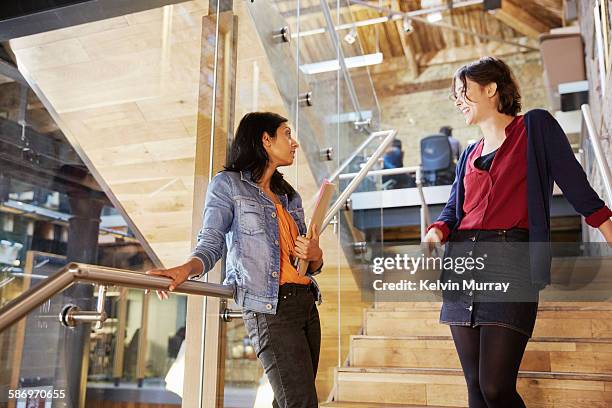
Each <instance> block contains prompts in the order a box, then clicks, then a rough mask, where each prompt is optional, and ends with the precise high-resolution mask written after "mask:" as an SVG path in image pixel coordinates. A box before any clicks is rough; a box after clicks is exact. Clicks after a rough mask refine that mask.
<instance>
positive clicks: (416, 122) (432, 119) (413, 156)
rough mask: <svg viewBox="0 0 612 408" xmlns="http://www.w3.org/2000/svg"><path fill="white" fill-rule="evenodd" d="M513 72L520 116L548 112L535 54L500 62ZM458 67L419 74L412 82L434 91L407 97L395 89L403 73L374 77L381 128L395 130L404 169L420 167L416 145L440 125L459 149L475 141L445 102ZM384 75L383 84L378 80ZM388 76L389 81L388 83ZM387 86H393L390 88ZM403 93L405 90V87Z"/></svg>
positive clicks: (474, 135) (414, 92) (475, 131)
mask: <svg viewBox="0 0 612 408" xmlns="http://www.w3.org/2000/svg"><path fill="white" fill-rule="evenodd" d="M503 59H504V61H506V63H508V64H509V65H510V67H511V68H512V69H513V71H514V73H515V75H516V77H517V80H518V81H519V84H520V87H521V90H522V94H523V112H526V111H528V110H529V109H533V108H546V109H547V108H548V107H549V104H548V99H547V96H546V89H545V87H544V80H543V76H542V65H541V62H540V54H539V53H537V52H530V53H522V54H515V55H510V56H506V57H504V58H503ZM460 66H461V64H447V65H437V66H434V67H430V68H428V69H426V70H425V71H424V72H422V73H421V75H420V76H419V78H418V79H417V80H416V81H415V82H416V83H417V84H419V83H420V84H422V86H423V87H428V86H429V87H435V88H437V89H434V90H426V91H419V90H418V87H416V86H415V87H413V88H414V89H413V90H412V91H408V92H409V93H406V94H401V91H400V92H398V91H397V89H398V88H401V85H402V84H405V81H404V78H407V73H406V72H405V71H402V70H399V71H395V72H393V73H392V74H391V73H384V74H383V73H380V74H376V73H375V74H374V75H373V76H374V78H373V79H374V86H375V87H376V88H377V89H376V91H377V95H378V99H379V103H380V108H381V112H382V123H383V126H384V127H387V126H388V127H393V128H397V129H398V130H399V136H398V137H399V138H400V139H401V141H402V144H403V146H404V152H405V153H404V157H405V159H404V165H406V166H413V165H418V164H419V163H420V150H419V141H420V140H421V138H423V137H424V136H427V135H430V134H434V133H437V132H438V129H439V128H440V127H441V126H443V125H450V126H452V127H453V128H454V132H453V134H454V136H455V137H456V138H457V139H459V140H460V142H461V144H462V146H463V147H465V146H466V143H467V141H468V140H470V139H479V138H480V137H481V136H480V130H479V129H478V128H477V127H475V126H469V127H468V126H466V124H465V121H464V120H463V116H462V115H461V114H460V113H459V112H458V111H457V110H456V108H455V106H454V104H453V102H452V101H451V100H450V99H449V94H450V87H449V86H448V84H447V83H445V82H446V81H444V80H448V79H449V78H452V76H453V73H454V72H455V71H456V69H457V68H459V67H460ZM383 75H386V76H387V78H386V80H385V81H379V80H378V78H377V77H378V76H383ZM389 75H393V76H394V77H393V79H392V80H389V79H388V78H389ZM390 82H395V83H396V84H397V85H396V86H395V87H391V86H390V85H389V83H390ZM403 88H404V89H408V88H407V87H406V86H404V87H403Z"/></svg>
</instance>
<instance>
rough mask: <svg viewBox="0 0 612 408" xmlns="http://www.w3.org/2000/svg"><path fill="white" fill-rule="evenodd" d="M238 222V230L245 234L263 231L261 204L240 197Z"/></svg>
mask: <svg viewBox="0 0 612 408" xmlns="http://www.w3.org/2000/svg"><path fill="white" fill-rule="evenodd" d="M239 223H240V232H242V233H244V234H247V235H256V234H261V233H263V232H264V231H265V230H264V210H263V207H262V206H261V204H259V203H258V202H257V201H255V200H246V199H241V200H240V201H239Z"/></svg>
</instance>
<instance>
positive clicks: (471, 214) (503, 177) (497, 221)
mask: <svg viewBox="0 0 612 408" xmlns="http://www.w3.org/2000/svg"><path fill="white" fill-rule="evenodd" d="M483 146H484V140H481V141H480V142H479V143H478V146H477V147H476V148H475V149H474V151H473V152H472V154H471V155H470V157H469V158H468V162H467V166H466V171H465V178H464V180H463V185H464V187H465V201H464V203H463V211H464V213H465V217H464V218H463V220H461V225H460V226H459V229H460V230H468V229H484V230H495V229H510V228H524V229H529V218H528V215H527V131H526V130H525V123H524V120H523V116H517V117H515V118H514V120H513V121H512V122H511V123H510V124H509V125H508V126H507V127H506V139H504V142H503V143H502V145H501V146H500V147H499V149H498V150H497V153H495V158H494V159H493V163H492V164H491V169H490V170H489V171H485V170H480V169H478V168H477V167H475V166H474V161H475V160H476V159H477V158H478V157H480V155H481V153H482V149H483Z"/></svg>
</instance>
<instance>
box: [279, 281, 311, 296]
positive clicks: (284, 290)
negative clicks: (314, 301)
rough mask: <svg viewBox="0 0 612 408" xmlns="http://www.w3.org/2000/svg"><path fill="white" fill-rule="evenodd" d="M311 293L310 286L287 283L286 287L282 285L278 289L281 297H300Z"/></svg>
mask: <svg viewBox="0 0 612 408" xmlns="http://www.w3.org/2000/svg"><path fill="white" fill-rule="evenodd" d="M310 291H311V289H310V285H300V284H299V283H285V284H284V285H280V287H279V289H278V294H279V295H281V296H286V295H298V294H300V293H308V292H310Z"/></svg>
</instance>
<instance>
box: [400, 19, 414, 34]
mask: <svg viewBox="0 0 612 408" xmlns="http://www.w3.org/2000/svg"><path fill="white" fill-rule="evenodd" d="M402 28H403V30H404V32H405V33H411V32H413V31H414V27H413V26H412V20H410V18H408V16H407V15H406V16H404V20H403V21H402Z"/></svg>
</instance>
